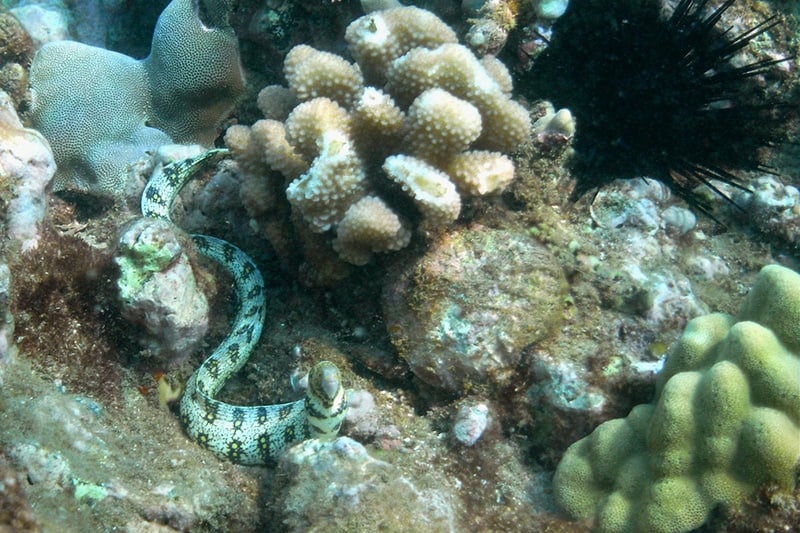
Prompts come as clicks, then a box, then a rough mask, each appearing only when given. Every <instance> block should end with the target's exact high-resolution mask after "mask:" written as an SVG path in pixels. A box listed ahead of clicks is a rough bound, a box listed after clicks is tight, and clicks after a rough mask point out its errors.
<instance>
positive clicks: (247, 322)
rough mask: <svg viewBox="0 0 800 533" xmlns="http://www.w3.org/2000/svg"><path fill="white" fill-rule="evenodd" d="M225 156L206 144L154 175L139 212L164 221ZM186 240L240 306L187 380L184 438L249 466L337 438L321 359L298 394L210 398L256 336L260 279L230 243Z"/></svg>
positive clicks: (343, 399)
mask: <svg viewBox="0 0 800 533" xmlns="http://www.w3.org/2000/svg"><path fill="white" fill-rule="evenodd" d="M227 155H228V151H227V150H221V149H215V150H209V151H207V152H204V153H203V154H200V155H199V156H197V157H194V158H190V159H186V160H183V161H178V162H175V163H172V164H169V165H166V166H165V167H164V168H163V169H162V170H161V172H158V173H154V175H153V177H152V178H151V179H150V181H149V182H148V184H147V186H146V187H145V190H144V193H143V194H142V202H141V208H142V214H143V215H144V216H146V217H153V218H163V219H166V220H169V218H170V215H169V212H170V208H171V206H172V201H173V200H174V199H175V197H176V196H177V194H178V192H180V190H181V188H182V187H183V185H184V184H185V183H186V182H187V181H188V180H189V179H191V177H192V176H194V175H195V174H196V173H197V171H198V170H200V168H202V167H203V166H204V165H207V164H210V163H213V162H216V161H219V160H220V159H222V158H224V157H226V156H227ZM192 240H193V241H194V244H195V246H196V248H197V251H198V252H200V253H201V254H203V255H204V256H206V257H208V258H210V259H212V260H214V261H217V262H218V263H219V264H220V265H222V266H223V267H224V268H225V270H227V271H228V272H229V273H230V275H231V277H232V278H233V282H234V288H235V291H236V296H237V299H238V301H239V309H238V311H237V313H236V316H235V318H234V320H233V322H232V323H233V327H232V329H231V332H230V333H229V334H228V336H227V337H225V338H224V339H223V340H222V342H221V343H220V344H219V346H217V348H216V349H215V350H214V352H213V353H212V354H211V356H210V357H209V358H208V359H206V360H205V362H203V364H202V365H200V368H198V369H197V371H195V373H194V374H192V376H191V377H190V378H189V381H188V383H187V384H186V388H185V390H184V392H183V396H182V398H181V401H180V413H181V421H182V423H183V425H184V426H185V427H186V431H187V433H188V434H189V436H190V437H191V438H192V439H193V440H195V441H197V442H198V443H200V444H201V445H203V446H205V447H206V448H208V449H210V450H211V451H213V452H214V453H216V454H217V455H219V456H221V457H226V458H228V459H230V460H231V461H233V462H236V463H240V464H248V465H252V464H263V463H267V462H271V461H274V460H275V459H277V458H278V457H279V456H280V454H281V452H282V451H283V450H284V449H285V448H286V446H287V445H289V444H291V443H293V442H295V441H298V440H302V439H306V438H309V437H314V438H320V439H331V438H333V437H335V436H336V434H337V433H338V432H339V427H340V426H341V423H342V420H343V419H344V415H345V413H346V411H347V395H346V392H345V389H344V387H343V386H342V383H341V377H340V374H339V369H338V368H337V367H336V365H334V364H333V363H330V362H327V361H322V362H320V363H317V364H316V365H315V366H314V368H313V369H312V370H311V373H310V374H309V380H308V382H309V383H308V390H307V393H306V398H305V399H303V400H298V401H296V402H292V403H285V404H275V405H260V406H237V405H230V404H227V403H224V402H221V401H219V400H216V399H214V396H215V395H216V394H217V393H218V392H219V390H220V389H221V388H222V387H223V385H224V384H225V382H226V381H227V379H228V378H229V377H230V376H231V375H233V374H235V373H236V372H237V371H238V370H239V369H240V368H242V366H243V365H244V364H245V362H246V361H247V359H248V358H249V357H250V352H251V351H252V350H253V348H254V347H255V345H256V343H257V342H258V339H259V337H260V336H261V328H262V325H263V323H264V319H265V312H266V311H265V310H266V307H265V304H264V280H263V278H262V277H261V273H260V272H259V271H258V268H257V267H256V265H255V264H254V263H253V261H252V260H251V259H250V258H249V257H248V256H247V255H246V254H245V253H244V252H242V251H241V250H240V249H239V248H237V247H236V246H234V245H232V244H230V243H229V242H226V241H223V240H221V239H217V238H214V237H209V236H206V235H192Z"/></svg>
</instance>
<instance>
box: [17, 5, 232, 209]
mask: <svg viewBox="0 0 800 533" xmlns="http://www.w3.org/2000/svg"><path fill="white" fill-rule="evenodd" d="M219 22H220V27H209V26H206V25H205V24H204V21H203V20H201V18H200V16H199V15H198V6H197V0H173V1H172V2H170V4H169V5H168V6H167V8H166V9H165V10H164V12H163V13H162V14H161V17H159V21H158V24H157V25H156V29H155V32H154V34H153V44H152V49H151V52H150V55H149V56H148V57H147V58H145V59H143V60H135V59H133V58H131V57H128V56H125V55H122V54H118V53H116V52H111V51H108V50H104V49H102V48H96V47H93V46H88V45H85V44H82V43H77V42H71V41H60V42H55V43H49V44H47V45H45V46H43V47H42V48H41V49H40V50H39V52H37V54H36V56H35V57H34V60H33V64H32V65H31V91H32V110H31V119H32V121H33V125H34V127H35V128H36V129H38V130H39V131H41V132H42V134H43V135H44V136H45V137H46V138H47V140H48V141H50V144H51V146H52V147H53V153H54V155H55V159H56V163H57V165H58V172H57V173H56V176H55V182H54V188H55V189H56V190H59V189H79V190H86V191H92V192H94V193H101V194H110V195H119V194H121V193H122V190H123V189H124V185H125V171H126V167H127V166H128V165H130V163H132V162H133V161H136V160H138V159H139V158H141V157H142V156H143V155H144V153H145V151H147V150H152V149H154V148H157V147H158V146H161V145H164V144H171V143H172V142H173V141H174V142H199V143H202V144H206V145H208V144H211V143H212V142H213V140H214V137H215V136H216V126H217V125H218V123H219V121H220V120H221V119H222V118H223V117H224V116H225V115H226V114H227V113H228V112H229V111H230V109H231V107H232V106H233V103H234V102H235V100H236V98H237V97H238V95H239V93H240V92H241V90H242V87H243V80H242V72H241V67H240V65H239V53H238V45H237V43H236V39H235V36H234V35H233V32H232V31H231V30H230V28H229V27H225V26H224V25H222V22H224V21H222V20H220V21H219Z"/></svg>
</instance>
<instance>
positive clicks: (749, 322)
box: [553, 265, 800, 532]
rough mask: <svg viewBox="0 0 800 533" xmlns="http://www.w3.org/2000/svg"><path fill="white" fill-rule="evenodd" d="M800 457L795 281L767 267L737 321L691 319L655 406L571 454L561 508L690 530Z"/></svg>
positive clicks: (558, 488) (601, 524)
mask: <svg viewBox="0 0 800 533" xmlns="http://www.w3.org/2000/svg"><path fill="white" fill-rule="evenodd" d="M798 461H800V275H798V274H796V273H795V272H793V271H791V270H789V269H787V268H784V267H781V266H777V265H770V266H766V267H764V268H763V269H762V270H761V272H760V273H759V275H758V278H757V280H756V283H755V286H754V287H753V289H752V290H751V292H750V294H749V296H748V297H747V299H746V301H745V302H744V304H743V306H742V309H741V311H740V313H739V316H738V317H736V318H734V317H731V316H729V315H725V314H722V313H715V314H711V315H707V316H703V317H700V318H696V319H694V320H692V321H691V322H690V323H689V324H688V325H687V327H686V330H685V331H684V333H683V335H682V336H681V337H680V338H679V339H678V341H677V343H675V344H674V345H673V346H672V347H671V349H670V352H669V354H668V356H667V362H666V365H665V367H664V370H663V371H662V372H661V373H660V374H659V376H658V382H657V389H656V400H655V403H653V404H644V405H639V406H637V407H635V408H634V409H633V410H632V411H631V412H630V414H629V415H628V416H627V417H626V418H623V419H615V420H610V421H608V422H605V423H604V424H601V425H600V426H599V427H598V428H597V429H595V431H594V432H593V433H592V434H591V435H589V436H588V437H586V438H584V439H581V440H579V441H578V442H576V443H575V444H573V445H572V446H570V447H569V449H568V450H567V452H566V453H565V455H564V457H563V459H562V461H561V463H560V464H559V465H558V468H557V470H556V474H555V478H554V479H553V483H554V487H555V493H556V498H557V500H558V502H559V504H560V505H561V506H562V507H563V508H564V509H565V510H566V511H567V512H568V513H569V514H570V515H572V516H573V517H574V518H581V519H585V518H590V519H592V520H593V521H594V524H595V526H596V527H597V529H598V530H600V531H648V532H651V531H657V532H668V531H676V532H677V531H688V530H690V529H694V528H696V527H698V526H700V525H701V524H703V522H705V521H706V519H707V517H708V515H709V512H710V511H711V510H712V509H713V508H714V506H716V505H718V504H723V505H736V504H737V503H738V502H740V501H741V500H742V499H743V498H744V497H746V496H747V495H749V494H751V493H753V492H754V491H755V489H756V488H758V487H759V486H761V485H762V484H765V483H771V484H775V485H777V486H779V487H781V488H782V489H786V490H791V489H792V487H793V485H794V479H795V469H796V467H797V465H798Z"/></svg>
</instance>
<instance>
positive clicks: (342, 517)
mask: <svg viewBox="0 0 800 533" xmlns="http://www.w3.org/2000/svg"><path fill="white" fill-rule="evenodd" d="M277 479H278V481H279V482H278V483H277V484H276V485H275V486H273V495H274V496H275V497H274V498H272V501H273V502H274V504H275V506H276V508H277V509H278V510H279V513H280V515H281V516H280V518H281V523H282V524H283V526H284V527H285V530H286V531H376V530H383V531H453V530H454V522H455V515H456V514H457V508H458V496H457V494H455V493H453V492H452V491H451V487H450V486H449V484H448V483H441V484H440V485H441V486H435V487H431V486H430V485H426V486H422V485H421V484H418V482H419V480H418V479H416V478H413V477H408V473H407V472H405V471H403V470H402V469H401V468H399V467H397V466H395V465H394V464H391V463H387V462H384V461H380V460H378V459H374V458H372V457H371V456H370V455H369V454H368V453H367V450H366V449H365V448H364V446H362V445H361V444H359V443H358V442H356V441H354V440H352V439H350V438H348V437H339V438H337V439H336V440H334V441H331V442H322V441H319V440H317V439H310V440H306V441H303V442H301V443H299V444H297V445H296V446H294V447H292V448H290V449H289V450H288V451H287V452H286V454H285V456H284V457H283V459H282V460H281V462H280V464H279V465H278V476H277Z"/></svg>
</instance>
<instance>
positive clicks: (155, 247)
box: [114, 218, 209, 359]
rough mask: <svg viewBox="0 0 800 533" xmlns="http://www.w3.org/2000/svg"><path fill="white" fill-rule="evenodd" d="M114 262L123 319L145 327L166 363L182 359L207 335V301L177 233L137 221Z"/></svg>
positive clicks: (163, 224)
mask: <svg viewBox="0 0 800 533" xmlns="http://www.w3.org/2000/svg"><path fill="white" fill-rule="evenodd" d="M114 261H115V262H116V263H117V265H118V266H119V271H120V275H119V279H118V280H117V288H118V292H119V298H120V303H121V311H122V315H123V316H124V317H126V318H127V319H128V320H131V321H133V322H135V323H139V324H141V325H143V326H144V328H145V330H146V331H147V333H148V334H150V335H152V337H153V338H154V339H155V340H156V341H157V342H158V345H159V348H160V350H162V351H163V352H164V353H163V355H166V356H167V358H168V359H170V358H172V357H185V356H186V355H187V354H188V353H191V351H192V350H193V349H194V348H196V347H197V345H198V344H199V343H200V341H201V340H202V339H203V336H204V335H205V334H206V330H207V329H208V312H209V308H208V301H207V300H206V297H205V295H204V294H203V292H202V290H201V289H200V287H199V286H198V283H197V281H196V277H195V275H194V271H193V270H192V265H191V263H190V261H189V256H188V255H187V254H186V252H185V251H184V248H183V246H182V244H181V239H180V237H179V236H178V235H177V234H176V228H175V227H174V226H173V225H172V224H170V223H169V222H167V221H166V220H160V219H150V218H139V219H137V220H136V221H134V222H133V223H132V224H131V225H130V226H129V227H128V228H127V229H126V230H125V231H124V232H123V233H122V235H121V236H120V240H119V248H118V250H117V255H116V257H115V258H114Z"/></svg>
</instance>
